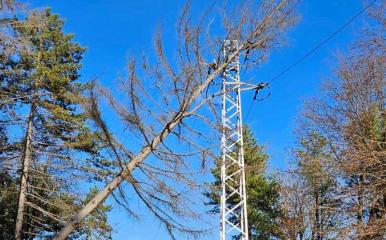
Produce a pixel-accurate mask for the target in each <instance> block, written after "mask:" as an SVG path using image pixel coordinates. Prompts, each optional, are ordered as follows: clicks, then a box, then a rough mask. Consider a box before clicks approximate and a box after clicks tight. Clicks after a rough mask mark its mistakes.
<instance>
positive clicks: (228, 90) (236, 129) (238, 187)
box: [220, 40, 264, 240]
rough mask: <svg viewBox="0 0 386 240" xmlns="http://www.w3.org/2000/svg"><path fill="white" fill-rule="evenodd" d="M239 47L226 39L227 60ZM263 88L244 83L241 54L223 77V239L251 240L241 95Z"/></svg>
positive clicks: (224, 52) (224, 55)
mask: <svg viewBox="0 0 386 240" xmlns="http://www.w3.org/2000/svg"><path fill="white" fill-rule="evenodd" d="M239 48H240V46H239V43H238V41H237V40H225V42H224V46H223V57H224V58H225V59H228V58H229V57H230V56H233V55H234V54H235V52H238V51H237V50H238V49H239ZM263 87H264V85H263V84H260V85H254V84H249V83H243V82H240V61H239V56H238V54H237V55H236V56H235V57H234V58H233V60H232V62H231V63H230V64H228V67H227V68H226V69H225V71H224V72H223V74H222V137H221V154H222V162H221V190H222V193H221V200H220V201H221V207H220V209H221V210H220V211H221V223H220V228H221V229H220V240H230V239H232V236H237V235H239V236H241V240H249V236H248V217H247V194H246V186H245V164H244V149H243V146H244V142H243V125H242V111H241V92H242V91H243V90H252V89H254V90H256V94H257V91H258V90H259V89H262V88H263Z"/></svg>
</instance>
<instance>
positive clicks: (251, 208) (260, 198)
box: [204, 126, 281, 240]
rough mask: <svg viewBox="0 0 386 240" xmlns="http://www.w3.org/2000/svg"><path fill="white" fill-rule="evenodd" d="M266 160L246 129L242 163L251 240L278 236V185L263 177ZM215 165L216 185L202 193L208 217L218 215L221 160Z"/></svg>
mask: <svg viewBox="0 0 386 240" xmlns="http://www.w3.org/2000/svg"><path fill="white" fill-rule="evenodd" d="M267 160H268V155H267V154H266V153H264V149H263V147H262V146H260V145H258V144H257V141H256V139H255V138H254V136H253V134H252V132H251V130H250V128H249V127H248V126H246V127H245V128H244V161H245V168H246V169H245V175H246V176H245V177H246V191H247V209H248V225H249V235H250V238H251V239H252V240H257V239H259V240H263V239H272V238H274V237H278V235H279V230H278V222H277V220H278V217H279V216H280V214H281V213H280V210H279V206H278V200H279V194H278V184H277V183H276V181H275V180H274V179H272V178H270V177H267V176H266V164H267ZM215 164H216V166H215V167H214V168H213V169H212V174H213V176H214V178H215V181H214V182H213V183H211V184H210V191H208V192H205V193H204V195H205V196H206V197H207V198H208V199H209V202H208V205H211V206H213V208H212V210H211V211H210V212H211V213H219V212H220V193H221V190H220V186H221V179H220V168H221V159H217V160H216V161H215ZM235 200H237V199H235ZM235 202H236V201H235ZM230 207H232V206H230ZM233 221H236V220H233Z"/></svg>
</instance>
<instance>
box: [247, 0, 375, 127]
mask: <svg viewBox="0 0 386 240" xmlns="http://www.w3.org/2000/svg"><path fill="white" fill-rule="evenodd" d="M376 1H377V0H373V1H371V2H370V3H369V4H368V5H366V6H365V7H364V8H362V9H361V10H360V11H359V12H358V13H356V14H355V15H354V16H352V17H351V18H350V19H349V20H347V21H346V22H345V23H344V24H343V25H342V26H340V27H339V28H338V29H337V30H335V31H334V32H332V33H331V34H329V35H328V36H327V37H326V38H324V39H323V40H322V41H320V42H319V43H318V44H316V45H315V46H314V47H313V48H311V50H309V51H308V52H307V53H306V54H304V55H303V56H302V57H300V58H299V59H298V60H297V61H295V62H294V63H292V64H291V65H289V66H288V67H286V68H285V69H283V70H282V71H281V72H280V73H278V74H277V75H276V76H274V77H273V78H271V79H270V80H269V81H268V82H267V83H266V85H267V86H269V85H270V84H271V83H272V82H274V81H275V80H277V79H278V78H280V77H281V76H283V75H284V74H286V73H287V72H289V71H290V70H291V69H293V68H294V67H296V66H297V65H298V64H300V63H301V62H303V61H304V60H305V59H306V58H308V57H309V56H310V55H312V54H313V53H315V52H316V50H318V49H319V48H321V47H323V46H324V45H325V44H326V43H327V42H328V41H330V40H331V39H332V38H334V37H335V36H336V35H338V33H340V32H341V31H342V30H344V29H345V28H346V27H348V26H349V25H350V24H352V23H353V22H354V21H355V20H356V19H357V18H358V17H359V16H361V15H362V14H363V13H364V12H366V10H367V9H369V8H370V7H371V6H372V5H374V4H375V2H376ZM255 100H256V99H255V98H254V99H253V100H252V102H251V104H250V106H249V108H248V112H247V115H246V118H245V121H247V120H248V117H249V113H250V111H251V109H252V106H253V103H254V102H255Z"/></svg>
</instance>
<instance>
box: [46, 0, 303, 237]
mask: <svg viewBox="0 0 386 240" xmlns="http://www.w3.org/2000/svg"><path fill="white" fill-rule="evenodd" d="M294 3H295V2H294V1H287V0H281V1H276V0H265V1H261V2H259V3H258V4H254V3H245V4H241V5H240V6H238V7H236V8H235V9H233V11H232V12H229V11H226V12H225V13H226V14H224V15H225V16H227V17H224V18H223V21H222V22H223V27H224V28H223V29H222V31H220V32H221V33H220V34H219V31H217V30H218V29H219V28H217V29H216V31H215V32H216V34H219V35H218V36H216V35H215V34H213V33H212V30H211V29H210V28H209V26H210V25H211V23H212V22H213V19H211V18H210V16H211V14H212V11H208V12H206V13H205V14H204V16H203V17H201V18H200V19H199V20H198V21H197V22H192V20H191V17H190V15H189V4H187V5H186V6H185V7H184V9H183V11H182V14H181V16H180V18H179V20H178V24H177V25H178V29H177V42H176V44H175V45H176V46H177V47H176V49H172V50H171V51H172V54H174V56H176V58H175V59H174V60H171V59H170V58H168V57H167V56H169V54H168V51H169V49H167V48H165V46H164V44H163V43H162V36H161V34H160V33H159V32H158V33H157V34H156V37H155V54H154V55H155V56H154V58H155V59H156V60H152V59H154V58H153V56H151V57H149V55H146V56H144V57H143V60H142V62H141V64H137V62H136V61H134V60H132V61H130V63H129V64H128V70H127V73H128V74H127V75H128V76H127V79H124V80H123V82H122V87H121V88H122V92H123V93H125V95H126V98H125V100H117V98H115V97H113V96H114V95H115V93H110V92H109V91H107V90H105V89H103V88H94V90H93V91H92V93H91V99H90V102H89V104H88V106H87V108H88V110H89V113H90V115H91V116H92V117H93V119H94V120H95V123H96V125H97V126H98V128H99V129H100V137H101V139H103V140H104V141H105V142H106V146H108V147H109V151H108V152H109V154H110V155H111V156H112V157H114V160H112V161H111V164H112V165H113V166H114V167H115V168H116V172H113V173H112V174H110V175H109V176H106V178H107V179H108V183H107V184H106V186H105V187H104V188H103V189H101V190H100V192H99V193H98V194H97V195H96V196H95V197H94V198H93V199H92V200H91V201H90V202H89V203H87V204H86V205H85V206H84V207H83V209H81V210H80V211H79V212H78V213H76V214H75V215H74V216H73V217H72V218H71V220H70V221H68V222H67V223H66V224H65V225H64V227H63V228H62V230H61V231H60V232H59V233H58V234H57V236H56V237H55V238H54V239H56V240H58V239H65V238H66V237H67V236H68V235H69V234H70V233H71V232H72V231H73V230H74V229H75V228H76V227H77V226H78V225H79V223H80V222H81V221H82V220H83V219H84V218H85V217H87V215H89V214H90V213H91V212H92V211H94V209H95V208H96V207H97V206H98V205H100V204H101V203H102V202H103V201H104V200H105V199H106V198H107V197H109V196H112V197H114V198H117V199H118V198H119V197H120V196H121V198H119V203H121V204H122V205H124V206H125V207H126V209H127V210H128V211H130V212H131V209H130V208H129V206H128V203H127V202H125V201H126V198H125V191H127V190H126V189H123V188H122V187H121V184H122V182H124V181H126V182H127V183H128V184H129V185H130V186H131V187H132V188H133V190H134V192H135V193H136V194H137V197H138V198H139V199H141V200H142V201H143V203H144V204H145V205H146V206H147V208H148V209H149V210H150V211H151V212H152V213H153V214H154V215H155V217H157V218H158V219H159V220H160V221H161V222H162V223H163V224H164V226H165V228H166V229H167V230H168V231H169V233H170V234H171V236H172V237H173V236H174V232H175V231H179V232H187V233H191V234H195V233H199V232H200V231H199V230H198V231H193V230H192V229H191V228H190V227H187V226H186V225H185V224H183V223H181V222H179V221H177V220H176V219H179V218H178V217H181V218H186V217H189V218H191V217H197V216H196V215H195V214H194V212H193V211H189V207H188V206H189V205H188V204H187V202H189V198H188V197H187V196H186V194H188V193H189V191H190V190H185V191H182V190H181V189H180V188H177V187H175V184H171V183H172V182H174V183H178V184H181V183H183V184H185V186H186V185H187V186H188V187H194V186H195V185H196V184H195V181H194V174H193V173H192V172H191V171H190V170H189V169H191V165H192V162H194V161H195V162H196V163H193V165H194V164H196V165H197V158H199V157H201V159H202V164H203V165H204V162H205V160H207V159H208V158H210V157H212V156H214V151H215V149H214V148H215V147H216V146H218V143H217V141H218V139H219V138H218V134H219V132H220V131H219V130H221V129H220V128H219V126H220V124H219V119H218V114H217V112H218V107H219V106H218V103H219V102H218V98H217V97H218V96H220V95H221V91H220V89H219V91H215V90H214V86H217V85H218V82H217V81H218V80H217V79H218V77H219V76H220V75H221V74H222V73H223V71H224V69H225V68H226V67H227V65H228V64H229V63H230V62H232V60H233V59H234V58H235V57H239V56H243V55H246V54H247V55H248V61H246V64H245V66H247V64H249V65H248V66H249V67H252V66H254V65H257V64H259V63H260V62H261V60H262V59H264V58H265V56H267V55H268V53H269V51H270V50H272V49H273V48H275V47H277V46H279V45H280V43H281V41H280V40H281V37H280V36H281V33H283V32H284V31H285V30H286V29H287V28H288V27H289V26H291V25H292V24H293V23H294V22H295V20H296V18H295V17H294ZM225 39H237V40H238V41H239V45H240V47H239V48H238V49H237V50H236V51H235V52H234V53H233V54H232V55H230V56H228V57H226V58H224V57H222V52H221V51H222V44H223V41H224V40H225ZM213 58H215V60H214V61H215V64H211V63H213V61H212V59H213ZM209 65H210V66H211V67H212V69H211V71H210V72H208V67H209ZM208 88H209V89H208ZM98 89H99V90H98ZM97 95H102V96H104V97H105V99H107V102H108V103H109V105H110V106H111V107H112V109H113V110H114V112H115V114H116V115H117V116H118V117H119V118H120V120H121V121H122V122H123V123H124V126H125V129H126V131H127V132H125V135H126V136H128V137H130V138H131V139H132V143H131V144H130V145H128V144H125V143H124V142H123V141H122V140H121V139H120V136H121V134H119V133H114V132H113V130H112V128H111V127H109V126H108V124H107V122H105V121H104V120H103V119H102V113H101V112H100V109H99V107H98V101H97ZM145 160H146V161H145ZM133 214H135V213H133Z"/></svg>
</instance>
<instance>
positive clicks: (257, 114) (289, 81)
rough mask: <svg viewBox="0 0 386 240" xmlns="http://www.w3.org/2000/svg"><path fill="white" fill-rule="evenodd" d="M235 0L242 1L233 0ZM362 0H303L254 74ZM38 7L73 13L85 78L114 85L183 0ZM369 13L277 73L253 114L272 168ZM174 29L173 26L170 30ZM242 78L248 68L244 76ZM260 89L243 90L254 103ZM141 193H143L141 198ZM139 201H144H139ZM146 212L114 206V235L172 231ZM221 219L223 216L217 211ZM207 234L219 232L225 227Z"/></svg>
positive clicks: (264, 74)
mask: <svg viewBox="0 0 386 240" xmlns="http://www.w3.org/2000/svg"><path fill="white" fill-rule="evenodd" d="M212 2H213V1H204V0H197V1H193V4H192V7H193V11H197V12H199V11H202V10H204V9H205V8H206V6H209V5H210V4H211V3H212ZM229 2H231V3H233V2H236V1H229ZM362 3H363V2H362V1H360V0H334V1H321V0H307V1H302V2H301V3H300V4H299V14H300V17H301V19H300V22H299V24H298V25H296V26H295V27H294V28H292V30H291V31H290V32H289V34H288V46H287V47H285V48H281V49H279V50H277V51H276V52H274V53H273V54H272V55H271V57H270V58H269V60H268V61H267V62H266V63H265V64H263V65H262V66H261V67H260V68H258V69H256V71H254V80H253V81H254V82H256V83H257V82H261V81H268V80H269V79H271V78H272V77H274V76H275V75H276V74H278V73H279V72H280V71H281V70H283V69H284V68H286V67H287V66H288V65H290V64H292V63H293V62H294V61H296V60H297V59H298V58H300V57H301V56H302V55H304V54H305V53H306V52H307V51H308V50H310V49H311V48H312V47H313V46H315V45H316V44H317V43H318V42H320V41H321V40H322V39H324V38H326V36H328V35H329V34H330V33H332V32H333V31H335V30H336V29H337V28H338V27H340V26H341V25H342V24H343V23H344V22H346V21H347V20H348V19H349V18H350V17H351V16H353V15H354V14H356V13H357V12H358V11H359V10H360V9H361V8H362V7H363V5H362ZM30 4H31V6H32V7H44V6H49V7H51V8H52V10H53V12H55V13H59V14H60V15H61V17H62V18H64V19H65V23H66V24H65V30H66V31H67V32H71V33H74V34H75V39H76V41H77V42H79V43H81V45H82V46H85V47H87V52H86V54H85V58H84V61H83V69H82V79H83V80H89V79H92V78H94V77H98V78H99V79H100V81H101V82H102V83H103V84H106V85H112V84H114V83H115V82H116V79H117V76H118V74H119V73H122V72H123V71H124V67H125V64H126V63H127V59H128V56H131V55H136V54H140V53H141V52H142V51H149V50H151V49H152V47H153V43H152V40H153V37H154V31H155V30H156V28H157V26H159V25H161V26H162V29H163V30H164V31H165V32H166V33H173V30H174V29H175V26H176V18H177V16H178V13H179V11H180V9H181V6H182V5H183V1H176V0H175V1H172V0H130V1H125V0H115V1H108V0H81V1H69V0H67V1H66V0H62V1H48V0H31V1H30ZM362 22H363V17H362V18H359V19H357V20H356V21H355V23H354V24H352V25H350V26H349V27H347V28H346V29H345V30H343V31H342V32H341V33H340V34H339V35H337V36H336V37H335V38H333V39H332V40H331V41H329V42H328V43H327V44H326V45H325V46H324V47H322V48H321V49H319V50H318V51H317V52H315V53H314V54H313V55H311V56H310V57H309V58H307V59H306V60H305V61H304V62H302V63H301V64H299V65H298V66H297V67H295V68H294V69H293V70H291V71H290V72H288V73H286V74H285V75H284V76H282V77H281V78H279V79H277V80H276V81H275V82H274V83H273V84H272V86H271V96H270V98H268V99H267V100H266V101H263V102H257V103H255V104H254V106H253V109H252V111H251V113H250V117H249V119H248V122H247V123H248V124H249V125H250V126H251V128H252V130H253V131H254V133H255V135H256V137H257V139H258V141H259V142H260V143H262V144H264V145H265V146H266V148H267V151H268V153H269V154H270V155H271V159H270V162H269V165H270V167H271V168H272V169H278V168H279V169H285V168H286V167H288V161H289V160H290V148H291V146H293V144H294V141H295V138H294V135H293V131H294V128H295V126H296V122H295V118H296V117H297V116H298V115H299V113H300V112H301V109H302V106H303V102H304V100H305V99H307V98H309V97H312V96H318V95H319V94H320V84H321V81H322V80H323V79H325V78H328V77H330V76H331V73H332V71H333V69H334V64H335V63H336V60H335V55H336V53H337V52H338V51H344V50H345V49H347V47H348V45H349V44H350V43H351V42H352V41H353V40H354V39H355V37H357V36H358V34H359V33H358V30H359V29H360V26H361V23H362ZM166 36H168V37H174V35H173V34H166ZM241 78H242V76H241ZM252 94H253V93H246V94H245V95H244V96H243V102H244V106H243V107H244V109H247V108H248V106H249V103H250V100H251V99H252ZM133 201H135V200H133ZM138 208H139V209H140V208H141V207H140V206H139V205H138ZM142 216H143V219H142V220H140V221H135V220H131V219H129V217H128V216H127V215H126V214H125V213H124V210H123V209H121V208H119V207H116V208H114V211H113V212H112V213H111V214H110V222H111V223H112V224H113V225H114V226H115V233H114V239H117V240H120V239H122V240H123V239H125V240H153V239H167V238H166V234H165V231H164V230H163V229H162V228H160V227H159V224H158V223H157V222H156V221H154V219H153V218H151V217H149V215H148V214H147V213H146V212H144V213H143V214H142ZM211 221H213V222H214V223H215V222H216V221H217V219H212V220H211ZM202 239H207V240H209V239H218V235H217V229H214V231H213V234H212V235H210V236H207V237H203V238H202Z"/></svg>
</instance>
